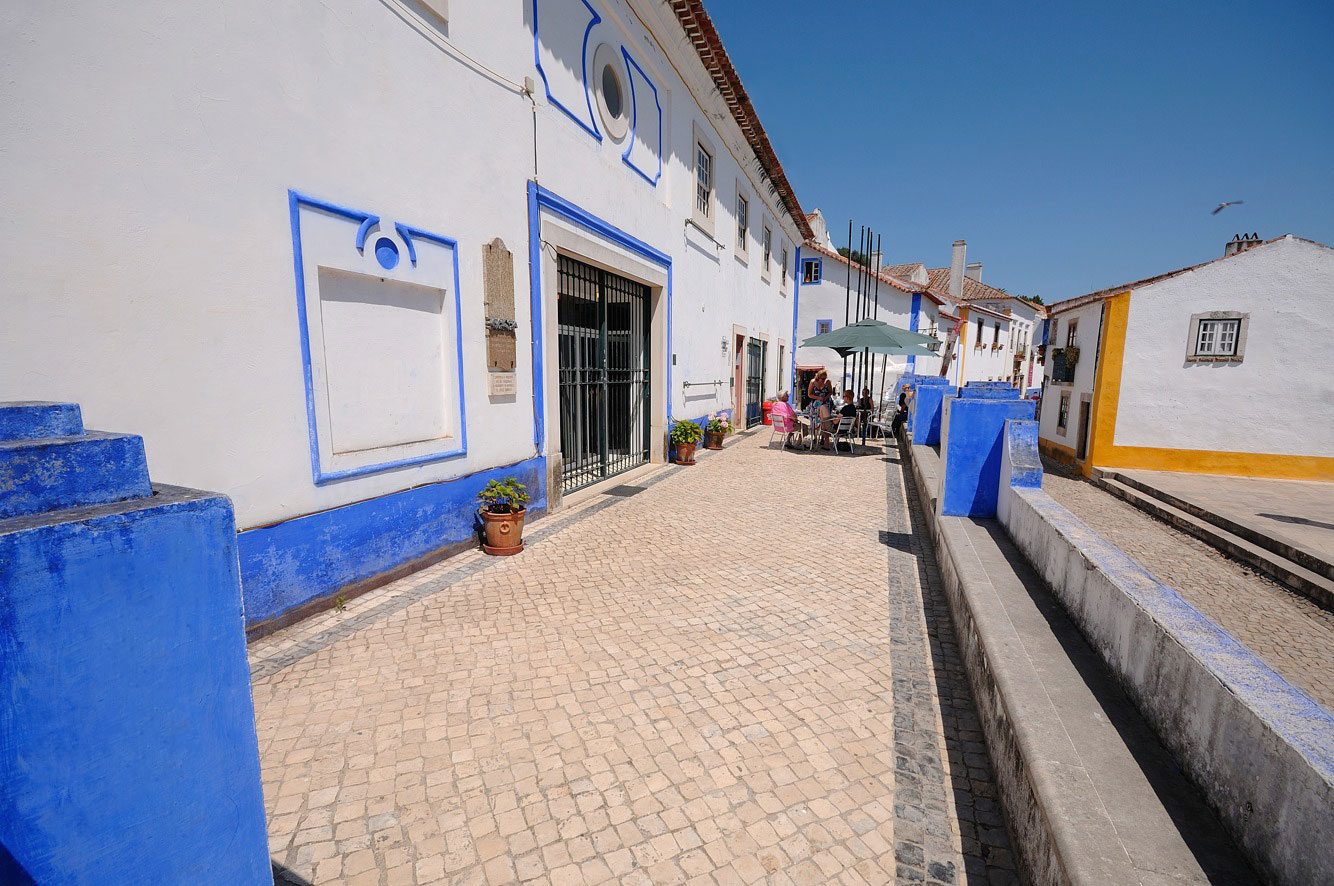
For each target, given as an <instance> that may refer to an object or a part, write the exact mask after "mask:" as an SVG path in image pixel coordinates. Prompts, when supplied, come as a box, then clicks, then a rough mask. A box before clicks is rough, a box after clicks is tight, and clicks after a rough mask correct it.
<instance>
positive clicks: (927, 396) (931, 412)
mask: <svg viewBox="0 0 1334 886" xmlns="http://www.w3.org/2000/svg"><path fill="white" fill-rule="evenodd" d="M942 381H944V379H942ZM958 390H959V389H958V388H956V387H953V386H952V385H945V384H934V383H933V384H929V385H920V386H919V387H917V388H915V389H914V391H913V398H912V413H911V414H910V416H909V421H908V431H909V433H910V434H911V437H910V439H911V440H912V442H913V443H920V444H922V445H924V446H935V445H936V444H937V443H939V442H940V421H941V415H942V412H943V409H944V403H945V401H946V400H947V399H950V398H952V397H954V396H956V395H957V394H958Z"/></svg>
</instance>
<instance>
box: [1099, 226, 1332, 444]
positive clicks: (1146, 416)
mask: <svg viewBox="0 0 1334 886" xmlns="http://www.w3.org/2000/svg"><path fill="white" fill-rule="evenodd" d="M1331 305H1334V249H1329V248H1327V247H1324V246H1320V245H1318V244H1314V243H1310V242H1307V241H1302V240H1298V239H1295V238H1284V239H1282V240H1279V241H1277V242H1275V243H1272V244H1269V245H1266V246H1259V247H1255V248H1253V249H1251V250H1248V251H1246V252H1244V253H1242V254H1240V255H1237V256H1234V257H1232V258H1228V259H1226V260H1224V261H1219V262H1214V263H1211V264H1208V265H1205V266H1204V267H1202V268H1199V269H1198V270H1195V271H1191V272H1189V273H1186V274H1182V275H1180V276H1177V277H1173V278H1170V279H1168V280H1164V281H1162V282H1160V283H1155V284H1152V285H1150V286H1146V287H1144V288H1142V289H1137V290H1135V291H1134V292H1133V294H1132V295H1131V297H1130V308H1129V316H1128V319H1127V328H1126V338H1125V342H1126V350H1125V362H1124V367H1123V369H1122V374H1121V398H1120V404H1119V408H1118V410H1117V416H1116V434H1115V444H1116V445H1118V446H1147V447H1156V448H1165V449H1200V450H1211V451H1218V452H1254V453H1272V454H1280V455H1313V456H1324V457H1330V456H1334V375H1331V373H1330V370H1329V367H1330V366H1331V364H1334V313H1331V310H1330V308H1331ZM1209 311H1229V312H1231V311H1236V312H1241V313H1248V314H1249V315H1250V318H1249V324H1248V330H1247V336H1246V342H1245V352H1244V354H1243V355H1242V360H1241V361H1240V362H1237V363H1232V362H1226V363H1197V362H1189V361H1187V360H1186V356H1187V347H1188V345H1187V339H1188V336H1189V325H1190V317H1191V315H1192V314H1200V313H1204V312H1209Z"/></svg>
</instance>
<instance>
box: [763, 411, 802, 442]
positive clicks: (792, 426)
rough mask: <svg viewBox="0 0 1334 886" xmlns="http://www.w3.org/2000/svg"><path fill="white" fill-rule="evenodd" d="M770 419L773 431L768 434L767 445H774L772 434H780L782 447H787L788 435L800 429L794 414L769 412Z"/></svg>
mask: <svg viewBox="0 0 1334 886" xmlns="http://www.w3.org/2000/svg"><path fill="white" fill-rule="evenodd" d="M770 420H771V421H772V422H773V427H774V429H773V432H772V433H770V434H769V444H768V445H769V446H773V445H774V434H782V435H783V448H784V449H787V441H788V437H789V436H790V435H792V434H795V433H798V432H799V431H800V430H801V427H800V426H799V425H798V424H797V419H796V416H786V415H772V414H771V419H770Z"/></svg>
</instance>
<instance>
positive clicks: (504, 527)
mask: <svg viewBox="0 0 1334 886" xmlns="http://www.w3.org/2000/svg"><path fill="white" fill-rule="evenodd" d="M477 501H478V502H479V503H480V504H481V505H482V525H483V526H484V527H485V530H486V541H484V542H482V550H484V551H486V552H487V553H488V554H494V555H495V556H497V557H506V556H509V555H510V554H517V553H519V551H522V550H523V518H524V517H525V516H526V515H527V514H528V507H527V505H528V488H527V487H526V486H524V485H523V484H522V483H520V482H519V481H518V480H516V479H514V478H513V477H506V478H505V479H504V480H492V481H491V482H490V483H487V484H486V487H485V488H483V489H482V491H481V492H479V493H477Z"/></svg>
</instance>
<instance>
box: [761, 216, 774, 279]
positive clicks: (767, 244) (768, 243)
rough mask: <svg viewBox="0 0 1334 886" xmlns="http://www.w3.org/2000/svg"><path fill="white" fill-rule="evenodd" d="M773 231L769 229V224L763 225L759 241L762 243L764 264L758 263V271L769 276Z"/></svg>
mask: <svg viewBox="0 0 1334 886" xmlns="http://www.w3.org/2000/svg"><path fill="white" fill-rule="evenodd" d="M773 241H774V232H773V231H771V230H769V226H768V225H765V226H764V236H763V237H762V238H761V243H762V244H763V245H764V264H762V265H760V273H762V274H763V275H764V276H766V277H767V276H769V257H770V256H771V255H773Z"/></svg>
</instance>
